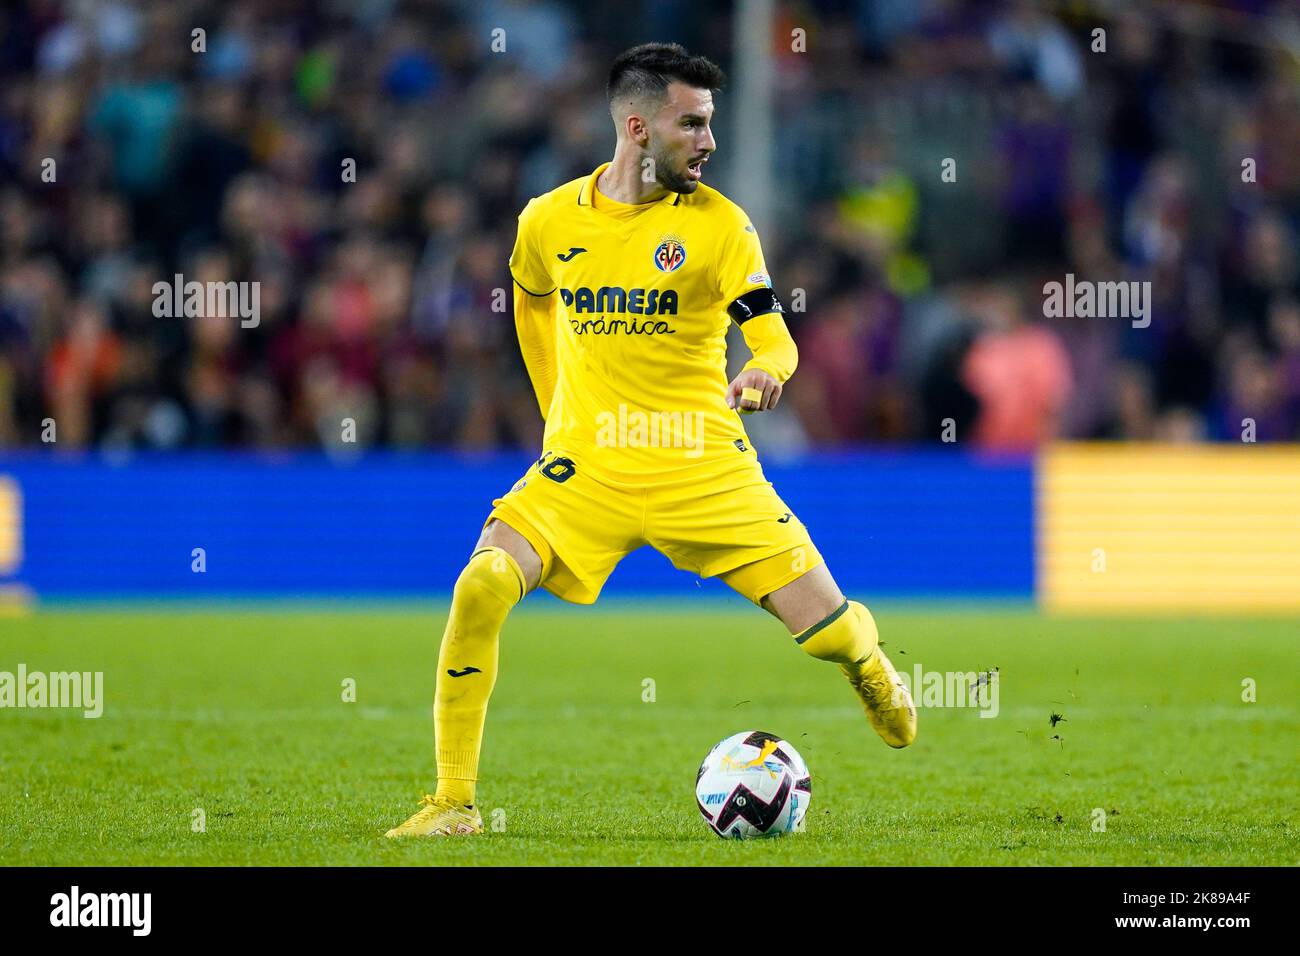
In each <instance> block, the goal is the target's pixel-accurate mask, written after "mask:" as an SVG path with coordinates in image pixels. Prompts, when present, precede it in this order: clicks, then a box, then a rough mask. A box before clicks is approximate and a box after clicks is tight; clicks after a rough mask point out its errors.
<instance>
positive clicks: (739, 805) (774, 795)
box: [695, 730, 812, 840]
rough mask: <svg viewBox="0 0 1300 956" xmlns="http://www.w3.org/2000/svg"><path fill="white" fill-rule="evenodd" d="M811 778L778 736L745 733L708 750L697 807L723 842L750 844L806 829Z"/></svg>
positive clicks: (697, 790)
mask: <svg viewBox="0 0 1300 956" xmlns="http://www.w3.org/2000/svg"><path fill="white" fill-rule="evenodd" d="M811 799H812V779H811V778H810V777H809V775H808V765H807V764H806V763H804V762H803V757H800V756H799V751H797V750H795V749H794V748H793V747H792V746H790V744H789V742H788V741H785V740H782V739H781V738H780V737H778V736H776V734H769V733H767V732H765V731H762V730H746V731H744V732H742V733H739V734H733V735H732V736H730V737H728V738H727V739H726V740H724V741H722V743H720V744H718V745H717V746H716V747H714V748H713V749H712V750H710V751H709V753H708V756H706V757H705V758H704V763H702V764H700V772H699V773H698V774H697V775H696V777H695V802H696V804H697V805H698V806H699V808H700V813H701V814H703V815H704V822H705V823H707V824H708V825H709V827H710V829H712V830H713V832H714V833H716V834H717V835H718V836H720V837H732V838H734V839H737V840H748V839H752V838H754V837H767V836H780V835H781V834H783V833H790V832H793V831H799V830H802V829H803V818H804V814H806V813H807V812H808V802H809V801H810V800H811Z"/></svg>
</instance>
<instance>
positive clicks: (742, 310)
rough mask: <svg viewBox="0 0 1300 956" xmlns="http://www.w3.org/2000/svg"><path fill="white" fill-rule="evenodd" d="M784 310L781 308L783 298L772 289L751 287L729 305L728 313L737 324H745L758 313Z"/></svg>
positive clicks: (763, 313) (764, 313)
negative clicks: (778, 296)
mask: <svg viewBox="0 0 1300 956" xmlns="http://www.w3.org/2000/svg"><path fill="white" fill-rule="evenodd" d="M784 311H785V309H783V308H781V300H780V299H778V298H777V297H776V293H775V292H773V291H772V290H771V289H751V290H750V291H749V292H746V293H745V294H744V295H742V296H741V297H740V298H738V299H737V300H736V301H735V302H733V303H731V305H729V306H727V315H729V316H731V318H732V319H733V320H734V321H735V323H736V324H737V325H744V324H745V323H746V322H748V321H749V320H750V319H752V318H754V316H756V315H767V314H768V313H770V312H784Z"/></svg>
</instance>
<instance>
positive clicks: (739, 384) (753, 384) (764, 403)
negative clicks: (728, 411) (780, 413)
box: [727, 368, 781, 412]
mask: <svg viewBox="0 0 1300 956" xmlns="http://www.w3.org/2000/svg"><path fill="white" fill-rule="evenodd" d="M747 388H752V389H754V391H756V392H761V393H762V396H763V397H762V398H761V399H760V400H758V401H755V400H753V396H752V395H751V396H750V397H749V398H748V399H746V398H744V397H742V393H743V392H744V391H745V389H747ZM780 400H781V383H780V382H778V381H777V380H776V379H774V378H773V377H772V376H771V375H769V374H767V372H764V371H763V370H762V369H757V368H751V369H749V370H748V371H744V372H741V373H740V374H739V375H737V376H736V377H735V378H734V379H732V381H731V384H730V385H728V386H727V407H728V408H734V409H736V410H737V411H739V412H766V411H770V410H771V409H773V408H776V403H777V402H779V401H780Z"/></svg>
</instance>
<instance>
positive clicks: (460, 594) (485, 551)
mask: <svg viewBox="0 0 1300 956" xmlns="http://www.w3.org/2000/svg"><path fill="white" fill-rule="evenodd" d="M526 592H527V585H526V583H525V581H524V573H523V571H522V570H521V569H520V567H519V562H517V561H516V560H515V559H514V558H513V557H511V555H510V554H509V553H508V552H507V551H505V550H503V549H502V548H498V547H495V546H488V547H486V548H479V549H478V550H477V551H475V552H474V554H473V555H471V556H470V559H469V561H468V562H466V564H465V567H464V568H463V569H462V570H461V572H460V577H458V578H457V579H456V586H455V588H454V589H453V590H452V602H453V603H455V604H457V605H458V607H459V609H461V610H464V611H466V612H467V613H486V612H489V611H491V610H493V609H500V608H502V607H504V608H505V609H506V610H508V609H509V608H511V607H513V606H514V605H515V604H517V603H518V602H519V601H520V600H521V599H522V598H523V596H524V594H525V593H526Z"/></svg>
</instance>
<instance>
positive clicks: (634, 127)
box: [625, 113, 650, 147]
mask: <svg viewBox="0 0 1300 956" xmlns="http://www.w3.org/2000/svg"><path fill="white" fill-rule="evenodd" d="M625 128H626V129H627V135H628V138H629V139H631V140H632V142H634V143H636V144H637V145H638V146H642V147H644V146H647V145H649V143H650V126H649V124H648V123H646V121H645V117H643V116H642V115H641V114H640V113H629V114H627V122H626V124H625Z"/></svg>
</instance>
